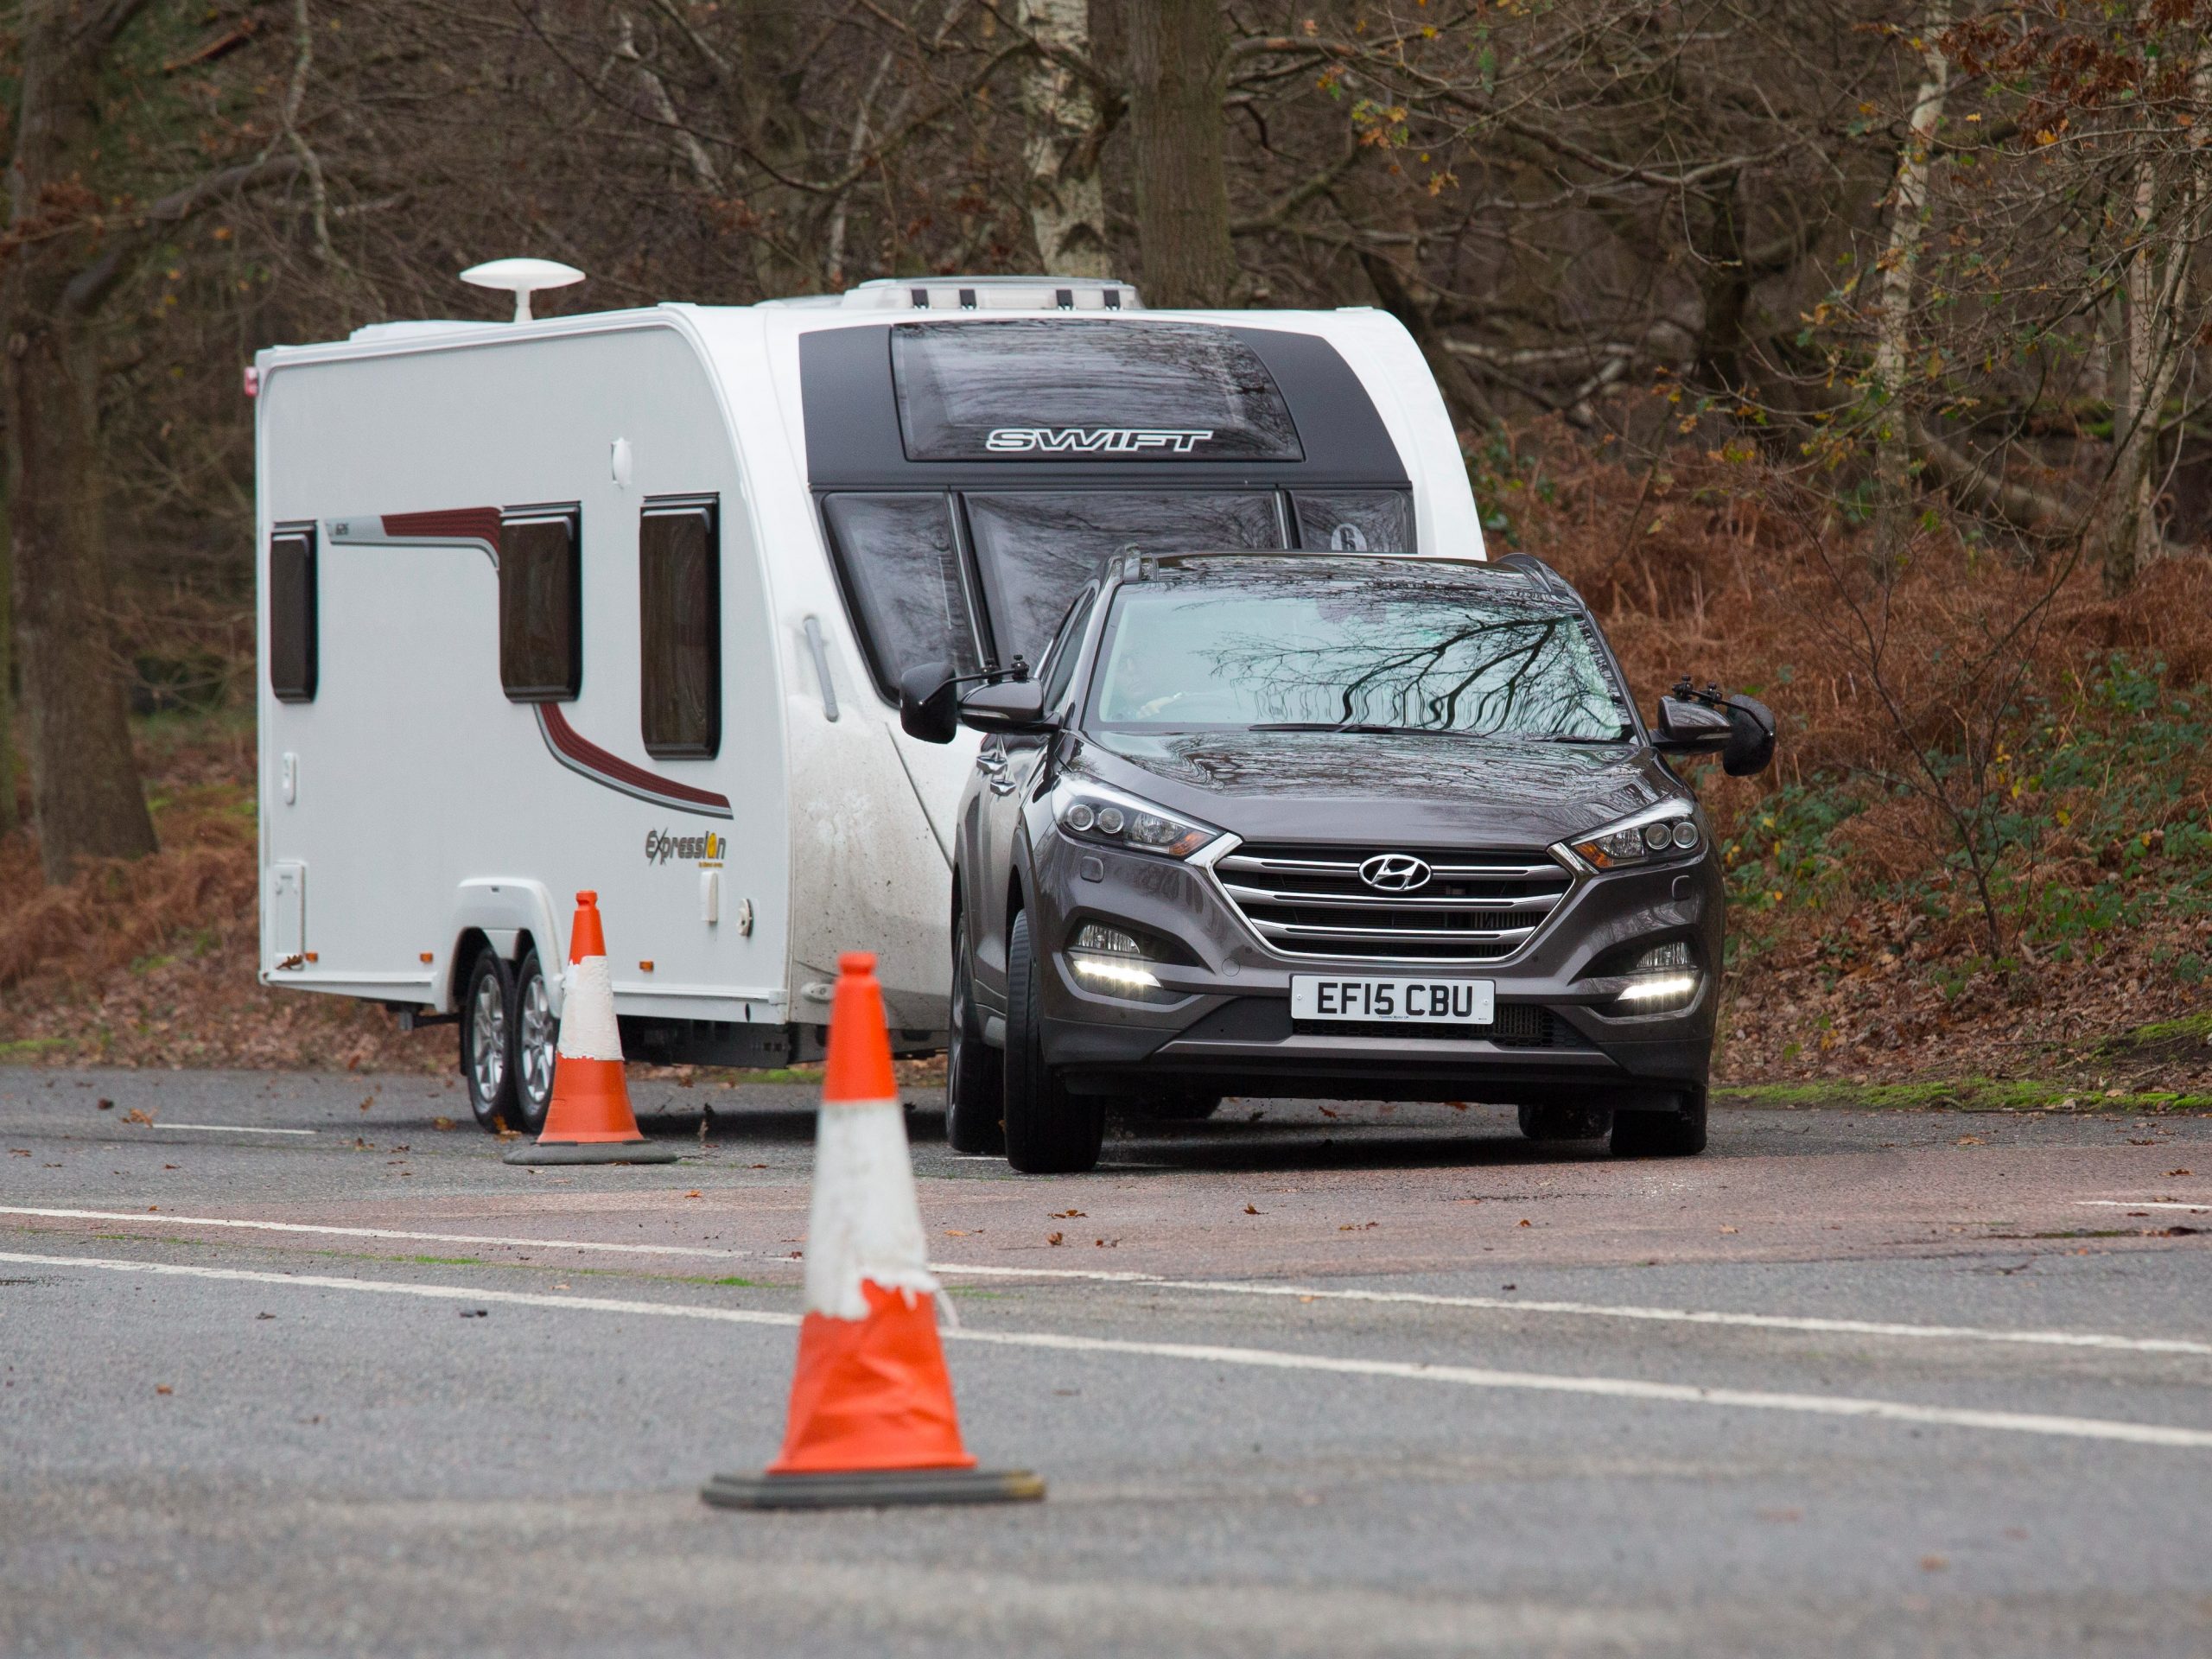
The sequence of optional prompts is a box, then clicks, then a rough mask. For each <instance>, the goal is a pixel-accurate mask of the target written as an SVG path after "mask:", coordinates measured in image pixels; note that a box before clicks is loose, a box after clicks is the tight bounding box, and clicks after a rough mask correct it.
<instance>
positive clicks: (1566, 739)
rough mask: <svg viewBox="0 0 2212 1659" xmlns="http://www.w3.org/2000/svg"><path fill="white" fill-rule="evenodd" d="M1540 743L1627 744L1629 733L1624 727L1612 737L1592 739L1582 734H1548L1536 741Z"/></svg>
mask: <svg viewBox="0 0 2212 1659" xmlns="http://www.w3.org/2000/svg"><path fill="white" fill-rule="evenodd" d="M1536 741H1538V742H1540V743H1625V742H1627V741H1629V731H1628V728H1626V727H1623V728H1621V729H1620V730H1619V731H1618V732H1616V733H1615V734H1613V735H1612V736H1611V737H1591V736H1588V735H1587V734H1584V733H1581V732H1548V733H1546V734H1544V735H1543V736H1541V737H1540V738H1538V739H1537V740H1536Z"/></svg>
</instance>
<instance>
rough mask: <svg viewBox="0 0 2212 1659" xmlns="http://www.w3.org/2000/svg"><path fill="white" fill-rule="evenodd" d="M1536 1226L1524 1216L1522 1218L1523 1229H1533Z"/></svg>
mask: <svg viewBox="0 0 2212 1659" xmlns="http://www.w3.org/2000/svg"><path fill="white" fill-rule="evenodd" d="M1521 1225H1522V1226H1523V1227H1533V1226H1535V1223H1534V1222H1533V1221H1530V1220H1529V1218H1528V1217H1526V1216H1523V1217H1521Z"/></svg>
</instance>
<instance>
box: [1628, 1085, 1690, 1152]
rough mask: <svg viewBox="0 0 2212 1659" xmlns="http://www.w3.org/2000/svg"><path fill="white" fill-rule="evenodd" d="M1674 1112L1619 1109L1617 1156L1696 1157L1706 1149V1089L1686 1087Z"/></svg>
mask: <svg viewBox="0 0 2212 1659" xmlns="http://www.w3.org/2000/svg"><path fill="white" fill-rule="evenodd" d="M1677 1100H1678V1101H1679V1104H1678V1105H1677V1106H1676V1107H1675V1109H1674V1110H1673V1111H1671V1112H1615V1113H1614V1114H1613V1156H1614V1157H1616V1158H1694V1157H1695V1156H1696V1155H1697V1154H1699V1153H1700V1152H1703V1151H1704V1150H1705V1090H1704V1088H1703V1087H1702V1086H1701V1085H1700V1087H1698V1088H1694V1089H1685V1090H1682V1092H1681V1095H1680V1096H1677Z"/></svg>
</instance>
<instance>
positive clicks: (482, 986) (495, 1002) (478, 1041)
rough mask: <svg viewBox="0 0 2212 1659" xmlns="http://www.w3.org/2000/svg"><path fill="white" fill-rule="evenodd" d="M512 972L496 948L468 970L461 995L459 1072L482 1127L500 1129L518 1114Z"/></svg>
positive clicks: (512, 1120)
mask: <svg viewBox="0 0 2212 1659" xmlns="http://www.w3.org/2000/svg"><path fill="white" fill-rule="evenodd" d="M514 1007H515V981H514V976H513V975H512V973H510V972H509V971H508V969H507V964H506V963H504V962H502V961H501V960H500V959H499V952H498V951H496V950H483V951H480V952H478V954H477V957H476V960H475V962H474V963H472V964H471V965H470V967H469V969H468V988H467V990H465V991H464V992H462V993H461V1076H462V1077H465V1078H467V1080H468V1109H469V1110H470V1111H472V1112H474V1114H475V1115H476V1122H477V1125H478V1127H479V1128H484V1129H487V1130H490V1131H492V1132H493V1133H495V1134H496V1133H497V1132H498V1131H499V1129H500V1128H505V1127H512V1124H513V1122H514V1119H515V1068H514V1058H513V1055H514V1029H513V1027H514Z"/></svg>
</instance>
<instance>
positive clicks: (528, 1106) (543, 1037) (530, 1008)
mask: <svg viewBox="0 0 2212 1659" xmlns="http://www.w3.org/2000/svg"><path fill="white" fill-rule="evenodd" d="M514 1027H515V1039H514V1074H515V1116H516V1119H517V1121H518V1127H520V1128H524V1129H525V1130H527V1131H528V1132H529V1133H531V1135H537V1134H538V1133H539V1132H540V1131H542V1130H543V1128H545V1110H546V1108H548V1107H549V1106H550V1105H552V1103H553V1067H554V1062H555V1059H556V1056H557V1055H558V1053H559V1052H560V1046H561V1022H560V1020H558V1019H556V1018H555V1016H554V1014H553V995H552V992H551V991H550V989H549V988H547V986H546V983H545V969H544V967H543V964H542V963H539V961H538V959H537V951H535V950H532V951H531V953H530V954H529V955H528V956H526V957H524V958H523V959H522V966H521V967H520V968H518V969H516V970H515V1020H514Z"/></svg>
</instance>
